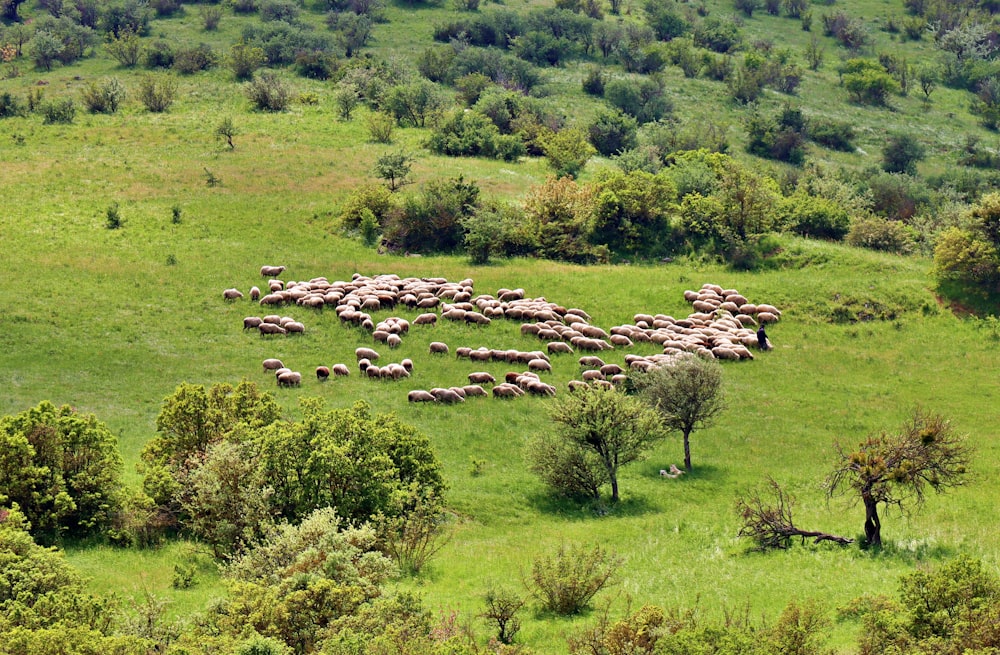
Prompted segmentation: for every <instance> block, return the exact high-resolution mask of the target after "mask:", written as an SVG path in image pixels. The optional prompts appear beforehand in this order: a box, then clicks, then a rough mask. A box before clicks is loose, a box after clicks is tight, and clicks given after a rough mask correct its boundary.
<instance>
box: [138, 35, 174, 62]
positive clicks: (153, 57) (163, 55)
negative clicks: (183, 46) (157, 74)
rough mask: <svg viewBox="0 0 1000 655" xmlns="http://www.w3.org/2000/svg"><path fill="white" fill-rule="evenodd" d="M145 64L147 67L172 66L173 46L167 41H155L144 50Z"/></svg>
mask: <svg viewBox="0 0 1000 655" xmlns="http://www.w3.org/2000/svg"><path fill="white" fill-rule="evenodd" d="M143 64H144V65H145V66H146V68H171V67H172V66H173V65H174V48H173V46H172V45H170V43H169V42H167V41H163V40H157V41H153V42H152V43H150V44H149V45H148V46H147V47H146V50H145V51H144V52H143Z"/></svg>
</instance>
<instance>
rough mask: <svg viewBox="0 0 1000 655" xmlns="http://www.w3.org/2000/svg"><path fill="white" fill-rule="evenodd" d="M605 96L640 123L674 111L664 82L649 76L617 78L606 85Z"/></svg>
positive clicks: (659, 117) (655, 119)
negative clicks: (666, 93)
mask: <svg viewBox="0 0 1000 655" xmlns="http://www.w3.org/2000/svg"><path fill="white" fill-rule="evenodd" d="M604 98H605V99H606V100H607V101H608V102H610V103H611V104H612V106H614V107H617V108H618V109H620V110H622V111H623V112H625V113H626V114H628V115H629V116H632V117H633V118H635V119H636V120H637V121H638V122H639V124H640V125H642V124H643V123H649V122H652V121H658V120H660V119H662V118H664V117H666V116H668V115H669V114H670V112H671V111H673V105H672V104H671V102H670V99H669V98H667V96H666V95H665V93H664V88H663V84H662V83H661V82H660V81H658V80H656V79H654V78H649V77H644V78H641V79H640V80H638V81H636V80H632V79H621V78H616V79H613V80H610V81H609V82H608V83H607V84H606V85H605V87H604Z"/></svg>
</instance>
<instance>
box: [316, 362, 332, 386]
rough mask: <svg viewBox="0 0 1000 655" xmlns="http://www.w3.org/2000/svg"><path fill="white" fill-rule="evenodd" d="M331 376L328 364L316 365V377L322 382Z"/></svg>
mask: <svg viewBox="0 0 1000 655" xmlns="http://www.w3.org/2000/svg"><path fill="white" fill-rule="evenodd" d="M329 377H330V369H329V368H328V367H326V366H317V367H316V379H317V380H319V381H320V382H326V381H327V379H329Z"/></svg>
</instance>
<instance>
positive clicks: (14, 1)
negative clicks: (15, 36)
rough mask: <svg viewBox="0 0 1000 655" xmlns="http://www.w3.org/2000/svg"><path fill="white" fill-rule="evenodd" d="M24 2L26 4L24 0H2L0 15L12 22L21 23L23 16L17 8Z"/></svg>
mask: <svg viewBox="0 0 1000 655" xmlns="http://www.w3.org/2000/svg"><path fill="white" fill-rule="evenodd" d="M22 4H24V0H2V1H0V15H2V16H3V18H4V20H7V21H10V22H11V23H19V22H21V17H20V16H19V15H18V13H17V10H18V7H20V6H21V5H22Z"/></svg>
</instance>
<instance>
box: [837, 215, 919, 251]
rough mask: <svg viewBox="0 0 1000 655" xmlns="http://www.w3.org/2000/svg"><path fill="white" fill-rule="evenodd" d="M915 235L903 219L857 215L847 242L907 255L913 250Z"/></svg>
mask: <svg viewBox="0 0 1000 655" xmlns="http://www.w3.org/2000/svg"><path fill="white" fill-rule="evenodd" d="M914 236H915V235H914V234H913V230H912V229H910V228H909V227H907V226H906V225H905V224H904V223H902V222H901V221H893V220H888V219H885V218H880V217H878V216H856V217H854V219H853V220H852V221H851V229H850V231H848V233H847V242H848V243H849V244H851V245H852V246H855V247H858V248H868V249H870V250H884V251H885V252H893V253H897V254H900V255H906V254H909V253H911V252H913V246H914Z"/></svg>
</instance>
